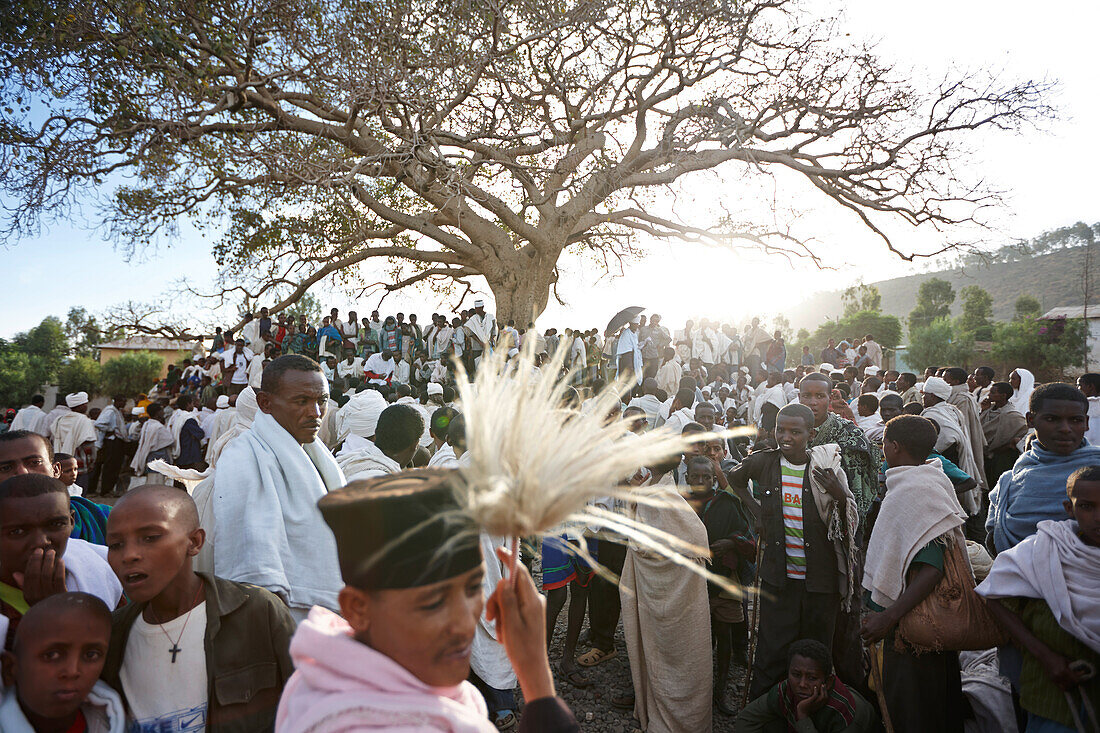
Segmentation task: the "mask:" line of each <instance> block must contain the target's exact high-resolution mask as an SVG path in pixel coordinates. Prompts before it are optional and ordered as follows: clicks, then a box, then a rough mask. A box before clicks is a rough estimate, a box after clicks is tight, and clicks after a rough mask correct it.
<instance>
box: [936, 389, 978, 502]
mask: <svg viewBox="0 0 1100 733" xmlns="http://www.w3.org/2000/svg"><path fill="white" fill-rule="evenodd" d="M966 378H967V374H966V370H965V369H963V368H961V367H949V368H947V369H944V370H943V381H945V382H947V383H948V384H949V385H951V395H950V396H949V397H948V398H947V401H948V402H949V403H950V404H952V405H954V406H955V407H957V408H959V412H961V413H962V416H963V425H965V426H966V434H967V436H969V438H970V452H971V453H973V454H974V463H975V465H977V466H978V473H979V474H980V476H981V477H980V478H978V477H977V476H975V478H978V483H980V484H981V485H982V486H983V487H986V486H987V484H986V480H985V449H986V442H985V431H984V430H983V429H982V417H981V410H980V409H979V408H978V403H977V401H976V400H975V399H974V396H973V395H972V394H970V389H969V388H968V387H967V386H966Z"/></svg>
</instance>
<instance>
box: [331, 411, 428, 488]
mask: <svg viewBox="0 0 1100 733" xmlns="http://www.w3.org/2000/svg"><path fill="white" fill-rule="evenodd" d="M356 397H359V395H356ZM351 404H352V403H351V402H348V404H347V405H344V409H345V410H346V409H347V408H348V407H349V406H350V405H351ZM381 406H382V408H383V409H382V410H381V411H379V412H378V416H377V418H376V419H375V420H374V425H373V426H370V418H371V417H373V412H374V410H376V409H377V403H376V402H375V403H368V404H363V405H359V406H357V408H356V409H357V410H360V411H362V412H363V413H365V415H366V417H362V416H360V415H358V414H355V413H353V414H352V415H350V416H349V419H350V422H345V426H348V430H349V434H348V437H347V440H345V441H344V447H343V448H341V449H340V452H339V454H337V457H336V460H337V462H338V463H339V464H340V468H341V469H342V470H343V471H344V473H345V475H346V476H347V477H348V481H356V480H360V479H368V478H375V477H377V476H384V475H386V474H390V473H398V472H400V471H401V469H402V467H404V466H407V465H408V464H409V462H411V461H412V457H413V454H414V453H415V452H416V449H417V448H418V447H419V445H420V437H421V435H422V434H423V432H424V417H423V416H422V415H421V413H420V411H419V410H417V409H416V408H414V407H412V406H411V405H389V406H388V407H387V406H385V404H383V405H381ZM359 425H362V426H364V427H366V428H367V429H366V430H360V431H359V432H370V433H371V434H370V435H369V436H367V435H360V434H359V433H358V432H356V430H355V429H356V427H357V426H359Z"/></svg>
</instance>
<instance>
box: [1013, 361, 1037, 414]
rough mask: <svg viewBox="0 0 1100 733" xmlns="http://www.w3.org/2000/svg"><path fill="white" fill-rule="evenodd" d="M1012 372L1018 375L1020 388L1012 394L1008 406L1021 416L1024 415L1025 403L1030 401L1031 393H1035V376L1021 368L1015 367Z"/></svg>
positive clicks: (1025, 410) (1025, 411) (1026, 405)
mask: <svg viewBox="0 0 1100 733" xmlns="http://www.w3.org/2000/svg"><path fill="white" fill-rule="evenodd" d="M1014 371H1015V372H1016V373H1017V374H1019V375H1020V388H1019V389H1018V390H1016V391H1014V392H1013V393H1012V397H1010V398H1009V400H1008V404H1010V405H1012V407H1014V408H1015V409H1016V411H1017V412H1018V413H1020V414H1021V415H1026V414H1027V410H1028V404H1027V403H1028V402H1029V401H1030V400H1031V393H1032V392H1034V391H1035V375H1034V374H1032V373H1031V372H1029V371H1028V370H1027V369H1024V368H1023V367H1016V369H1015V370H1014Z"/></svg>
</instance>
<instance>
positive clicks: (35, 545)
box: [0, 463, 122, 648]
mask: <svg viewBox="0 0 1100 733" xmlns="http://www.w3.org/2000/svg"><path fill="white" fill-rule="evenodd" d="M44 465H50V464H48V463H47V464H44ZM51 468H52V466H51ZM72 530H73V513H72V509H71V508H70V505H69V492H68V490H67V489H66V488H65V484H63V483H61V482H60V481H58V480H57V479H55V478H54V477H53V476H52V475H45V474H41V473H23V474H19V475H16V476H12V477H11V478H9V479H7V480H6V481H4V482H2V483H0V535H2V536H3V541H0V639H3V640H4V645H5V648H10V646H11V644H12V643H13V642H14V640H15V632H16V630H17V628H18V625H19V623H20V622H21V621H22V619H23V616H24V615H25V614H26V613H27V611H28V609H30V608H31V607H33V606H34V605H35V604H36V603H39V602H41V601H42V600H43V599H45V598H48V597H50V596H52V595H55V594H58V593H65V592H66V591H81V592H85V593H91V594H92V595H94V596H96V597H98V598H99V599H100V600H102V601H103V602H104V603H106V604H107V606H108V607H109V608H114V607H115V606H116V605H118V599H119V597H120V596H121V595H122V586H121V585H119V582H118V578H116V577H115V574H114V573H113V572H111V566H110V565H108V564H107V559H106V554H107V549H106V548H105V547H102V546H100V545H93V544H91V543H89V542H85V541H83V540H79V539H73V538H72V537H70V534H71V533H72Z"/></svg>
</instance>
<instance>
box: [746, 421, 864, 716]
mask: <svg viewBox="0 0 1100 733" xmlns="http://www.w3.org/2000/svg"><path fill="white" fill-rule="evenodd" d="M813 435H814V416H813V412H812V411H811V410H810V408H808V407H806V406H805V405H801V404H797V403H794V404H790V405H787V406H786V407H784V408H783V409H781V410H780V411H779V414H778V415H777V416H776V427H775V439H776V442H777V443H778V444H779V448H778V449H775V450H764V451H758V452H755V453H752V454H751V455H749V456H748V457H747V458H746V459H745V460H744V462H742V463H741V465H739V466H738V467H737V468H735V469H734V470H733V471H731V472H730V474H729V484H730V490H731V491H733V492H734V494H735V495H736V496H737V497H738V498H740V499H741V501H742V503H743V504H744V505H745V506H746V507H748V508H749V509H750V511H752V512H753V514H754V515H756V517H757V524H758V526H759V529H760V540H759V541H760V542H761V544H762V545H763V548H764V551H763V556H762V559H761V562H760V567H759V568H758V572H759V575H760V591H761V592H760V604H761V605H760V610H761V613H760V629H759V633H758V637H757V638H758V642H757V648H756V656H755V658H754V660H753V669H752V681H751V685H750V691H751V694H752V696H753V697H757V696H759V695H761V694H763V693H764V692H765V691H767V690H768V689H769V688H771V687H772V686H773V685H775V684H777V683H778V682H779V681H780V680H782V679H783V678H784V676H785V674H786V672H787V654H788V648H789V647H790V645H791V644H792V643H793V642H795V641H797V640H798V639H816V640H818V641H820V642H821V643H823V644H825V645H826V646H830V645H831V644H832V640H833V628H834V626H835V624H836V615H837V611H838V609H839V607H840V601H841V595H840V577H839V571H838V566H837V556H836V554H835V552H834V549H833V548H834V543H833V542H832V541H831V540H830V538H829V536H828V530H827V527H826V522H825V520H824V519H823V518H822V517H821V516H820V514H819V512H818V508H817V503H816V502H815V501H814V498H813V493H812V487H811V481H809V480H807V479H810V478H811V477H812V483H813V485H814V486H816V487H820V489H822V490H824V491H826V492H827V493H828V494H829V495H830V496H831V497H832V498H833V499H834V500H836V501H840V502H843V501H845V482H844V479H843V474H841V475H838V474H837V472H836V471H833V470H832V469H829V468H823V467H820V466H811V460H810V452H809V449H808V446H809V444H810V441H811V440H812V439H813ZM750 480H751V481H752V482H753V492H752V493H751V494H750V493H749V491H748V484H749V481H750Z"/></svg>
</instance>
